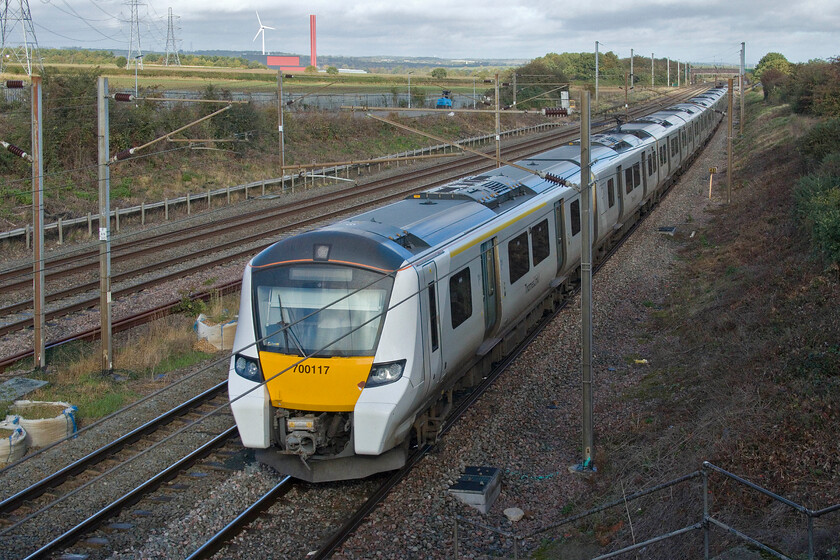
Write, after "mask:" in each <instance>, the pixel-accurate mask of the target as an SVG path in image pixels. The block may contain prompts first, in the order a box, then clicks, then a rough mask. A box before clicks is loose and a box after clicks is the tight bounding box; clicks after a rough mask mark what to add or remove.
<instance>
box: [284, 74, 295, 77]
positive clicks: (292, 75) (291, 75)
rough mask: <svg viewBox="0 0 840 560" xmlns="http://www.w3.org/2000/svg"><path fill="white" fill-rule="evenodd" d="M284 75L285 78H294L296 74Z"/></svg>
mask: <svg viewBox="0 0 840 560" xmlns="http://www.w3.org/2000/svg"><path fill="white" fill-rule="evenodd" d="M283 77H284V78H294V77H295V75H294V74H283Z"/></svg>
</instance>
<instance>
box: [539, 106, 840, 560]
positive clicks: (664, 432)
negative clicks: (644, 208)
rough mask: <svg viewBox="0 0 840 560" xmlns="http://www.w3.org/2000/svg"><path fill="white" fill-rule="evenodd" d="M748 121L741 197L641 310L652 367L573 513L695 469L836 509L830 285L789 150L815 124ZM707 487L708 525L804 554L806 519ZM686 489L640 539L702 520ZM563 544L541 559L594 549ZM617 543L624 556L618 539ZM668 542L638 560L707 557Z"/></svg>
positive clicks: (776, 118) (835, 355) (663, 501)
mask: <svg viewBox="0 0 840 560" xmlns="http://www.w3.org/2000/svg"><path fill="white" fill-rule="evenodd" d="M748 116H749V118H748V120H747V122H746V123H745V124H746V130H745V136H744V137H743V138H742V139H741V140H739V147H738V149H739V152H738V154H737V157H736V164H737V166H736V169H737V172H736V174H735V175H736V178H739V179H741V180H744V179H748V180H747V181H745V183H746V184H747V185H748V186H745V187H744V188H742V189H739V190H738V191H736V192H734V193H733V203H732V205H731V206H729V207H724V208H722V209H720V210H719V211H717V212H715V214H714V216H713V218H712V221H711V223H709V225H708V226H705V227H703V226H698V228H700V227H702V231H698V234H699V235H697V236H695V237H694V238H690V239H689V238H686V239H684V243H683V247H682V249H681V258H680V259H679V260H678V261H677V269H676V271H675V274H676V278H674V280H673V281H672V282H669V285H671V286H672V287H673V288H672V289H671V293H670V294H669V297H668V298H667V299H666V300H665V301H664V302H663V303H661V304H659V303H657V305H656V306H648V305H646V304H645V303H643V305H645V307H647V308H648V312H647V313H648V321H647V322H646V323H645V324H643V325H642V326H641V327H640V329H641V330H643V331H644V332H646V333H651V334H653V335H654V336H651V337H650V340H651V341H652V342H651V343H650V344H647V345H646V348H645V350H644V354H645V357H646V358H648V359H649V361H650V363H651V364H655V366H654V367H649V368H648V367H645V368H639V369H638V370H637V371H639V372H640V373H641V377H640V380H639V382H637V383H636V384H635V385H633V386H631V387H628V388H627V389H626V390H624V392H623V394H622V395H621V396H620V397H619V398H620V401H621V402H622V403H624V404H623V405H622V406H625V407H626V408H627V409H628V411H629V412H628V414H627V415H626V417H625V418H624V419H623V420H622V421H620V422H617V423H614V424H611V425H610V427H609V428H610V429H609V430H608V431H605V432H603V433H601V434H600V435H599V441H598V443H597V445H598V447H599V450H598V454H597V456H596V460H597V464H598V469H599V476H598V477H597V478H594V479H593V480H592V482H591V483H590V484H589V485H588V486H587V489H586V496H587V497H590V496H598V498H596V499H589V500H588V501H587V500H582V501H581V503H580V504H579V505H580V507H581V509H587V508H589V507H592V506H595V505H600V503H603V502H605V501H608V500H610V499H612V498H614V497H616V496H618V497H620V496H621V495H622V490H621V487H620V485H621V484H622V483H624V484H627V481H628V480H629V481H632V483H633V484H634V489H639V488H643V487H649V486H653V485H654V484H656V483H660V482H664V481H666V480H670V479H673V478H676V477H678V476H682V475H684V474H686V473H689V472H692V471H694V470H696V469H697V468H698V466H699V465H700V464H701V462H702V461H703V460H709V461H711V462H712V463H715V464H718V465H720V466H722V467H724V468H726V469H727V470H729V471H732V472H735V473H737V474H738V475H740V476H743V477H745V478H747V479H749V480H752V481H754V482H756V483H758V484H760V485H761V486H763V487H765V488H768V489H769V490H771V491H773V492H775V493H778V494H781V495H782V496H785V497H786V498H788V499H791V500H793V501H795V502H797V503H800V504H803V505H805V506H806V507H810V508H813V509H819V508H823V507H827V506H830V505H833V504H836V503H840V463H838V462H837V456H838V444H837V429H838V426H840V344H838V342H837V341H838V340H840V309H838V307H837V305H836V302H837V301H838V300H840V274H838V272H837V269H835V268H832V267H830V266H826V264H825V263H824V262H822V261H820V260H818V259H816V258H815V257H813V256H812V255H813V252H812V251H811V248H810V246H809V244H808V239H807V236H806V235H803V233H802V229H801V225H800V224H799V223H797V221H796V217H795V214H794V212H793V210H792V208H793V188H794V185H795V184H796V179H797V175H798V174H799V173H801V172H802V169H803V167H802V165H801V160H800V157H799V155H798V153H797V152H796V150H795V139H796V138H798V137H799V136H801V134H802V133H803V132H804V131H806V130H807V129H808V127H809V126H810V125H812V124H813V120H812V119H808V118H802V117H800V116H797V115H792V114H791V113H790V111H789V109H788V108H785V107H773V106H770V107H768V106H765V105H764V103H763V102H762V101H761V98H760V97H758V98H755V97H753V98H752V99H751V100H750V102H749V104H748ZM751 147H752V148H753V149H750V148H751ZM638 357H639V356H638V355H636V354H633V355H629V356H626V357H625V362H626V363H627V364H634V363H635V360H636V359H638ZM604 406H612V405H611V404H605V405H604ZM596 412H597V410H596ZM710 484H711V486H710V488H711V490H712V498H713V500H712V501H713V504H714V508H715V512H716V516H718V517H724V518H727V516H729V518H732V519H734V518H737V525H738V529H739V530H742V531H744V532H746V533H748V534H750V535H752V536H756V537H759V538H760V540H761V541H762V542H764V543H765V544H767V545H769V546H772V547H774V548H776V549H777V550H781V551H783V552H785V553H787V554H790V555H792V556H793V557H800V556H799V554H800V553H802V552H804V549H803V546H804V545H803V543H804V541H803V540H802V535H803V533H802V532H801V531H800V532H797V531H799V529H801V527H802V526H803V525H804V520H803V519H802V518H799V519H794V518H792V517H784V516H782V515H781V514H780V513H779V511H780V510H778V509H775V508H774V507H773V506H772V505H771V504H770V502H769V501H767V500H765V499H764V498H762V497H760V496H759V495H757V494H755V493H748V492H745V491H744V490H743V488H736V487H734V486H732V485H730V484H728V483H725V482H724V481H723V480H721V479H720V478H714V479H713V480H712V481H711V483H710ZM696 489H697V486H696V485H695V486H693V487H692V486H686V487H685V488H683V487H675V488H674V490H673V493H668V495H667V496H660V497H658V498H656V501H649V502H648V503H647V504H644V503H642V504H640V505H642V507H643V509H644V510H645V513H644V514H642V513H637V512H636V511H635V510H633V525H634V528H635V535H636V537H637V539H638V538H640V535H644V538H650V537H652V536H654V535H658V534H661V533H662V532H663V531H665V530H668V529H671V528H675V527H674V526H673V523H674V520H679V521H686V523H685V524H688V523H690V522H693V521H696V514H697V513H698V512H702V500H701V495H700V493H698V492H697V491H696ZM634 503H635V502H634ZM621 509H622V511H623V508H621ZM689 518H691V519H689ZM823 522H824V523H825V525H824V526H823V529H822V531H823V533H822V535H823V536H822V537H820V536H819V534H818V539H817V542H816V546H817V552H818V557H821V558H831V557H835V556H836V554H837V552H836V551H837V546H838V542H837V540H836V539H837V537H836V535H838V534H840V519H838V518H837V517H836V516H834V517H833V518H828V517H826V518H824V521H823ZM593 523H594V521H593ZM601 525H602V526H607V527H609V525H608V524H605V523H604V522H601ZM567 532H568V533H570V534H571V536H570V537H569V538H566V537H565V536H564V537H563V538H558V539H556V540H554V541H552V542H550V543H543V545H542V546H540V548H539V549H538V552H539V557H540V558H546V559H548V558H568V557H575V556H574V555H575V554H577V552H576V549H577V548H580V547H583V546H587V545H589V544H590V543H592V538H591V537H590V536H587V534H586V533H585V532H583V531H580V532H578V533H573V532H572V531H567ZM600 534H601V535H605V533H604V532H603V531H602V532H601V533H600ZM832 535H833V536H832ZM617 536H618V535H617ZM617 536H616V538H617ZM624 537H627V540H626V541H623V542H624V543H625V544H629V532H627V531H626V530H625V534H624ZM608 540H609V543H611V544H610V546H612V547H613V548H617V547H616V546H614V542H615V539H613V538H612V537H611V536H610V537H609V539H608ZM715 540H716V542H720V541H719V540H718V539H715ZM669 542H670V543H671V544H669V545H668V546H669V548H668V549H667V550H663V551H661V554H660V551H659V550H658V549H654V548H650V549H649V550H648V551H647V552H646V556H649V557H671V558H684V557H693V556H696V554H697V551H698V550H702V548H699V549H698V548H697V547H696V546H695V545H696V543H694V544H688V543H687V542H686V541H680V540H678V539H677V540H674V541H669ZM683 546H685V548H682V547H683ZM700 546H701V547H702V539H701V543H700ZM599 552H603V549H596V550H595V551H593V552H592V553H591V554H590V555H589V557H591V556H595V555H596V554H597V553H599ZM713 552H715V553H719V552H720V551H719V550H718V551H713ZM570 554H571V555H572V556H569V555H570ZM819 554H822V556H819ZM801 557H804V556H801Z"/></svg>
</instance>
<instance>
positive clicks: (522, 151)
mask: <svg viewBox="0 0 840 560" xmlns="http://www.w3.org/2000/svg"><path fill="white" fill-rule="evenodd" d="M696 93H697V89H691V90H684V91H681V92H679V93H678V94H675V95H674V96H670V97H668V98H667V99H665V100H658V101H656V102H654V103H647V104H644V105H641V106H639V107H638V108H636V109H634V111H633V112H631V113H630V115H631V116H632V117H635V116H638V115H640V114H646V113H647V112H649V111H651V110H652V109H654V108H657V107H660V106H662V105H666V104H673V103H675V102H677V101H679V100H681V99H687V98H689V97H691V96H693V95H696ZM612 124H613V123H612V122H610V123H609V124H603V123H602V124H601V125H600V127H599V128H598V129H596V130H600V129H605V128H609V126H612ZM577 135H578V130H577V129H574V130H567V131H558V132H553V133H549V134H547V135H542V136H541V137H540V138H537V139H530V140H528V141H526V142H523V143H520V144H518V145H516V146H509V147H506V148H505V149H504V150H503V152H502V155H503V158H504V159H519V158H523V157H527V156H528V155H531V154H533V153H538V152H540V151H544V150H545V149H547V148H548V147H551V146H554V145H557V144H559V143H562V142H565V141H569V140H571V139H574V138H576V137H577ZM492 167H493V164H492V163H491V162H488V160H486V159H484V158H481V157H479V156H476V155H468V156H465V157H463V158H460V159H459V160H457V161H450V162H445V163H443V164H440V165H437V166H433V167H430V168H426V169H422V170H409V171H407V172H405V173H402V174H399V175H397V176H394V177H389V178H385V179H378V180H374V181H371V182H369V183H367V184H365V185H362V186H359V187H353V188H346V189H341V190H339V191H337V192H333V193H327V194H320V195H313V196H311V197H308V198H307V200H305V201H300V202H296V203H293V204H289V205H285V206H283V207H282V208H274V209H270V210H264V209H263V210H256V211H249V212H246V213H244V214H240V215H237V216H233V217H230V218H225V219H223V220H218V221H217V222H214V224H213V226H212V227H208V226H206V225H191V226H188V227H186V228H183V229H180V230H178V231H172V232H167V233H164V234H160V235H158V236H155V237H153V238H137V239H130V240H126V241H125V242H120V243H116V242H115V243H114V245H113V248H112V253H113V257H112V263H114V264H123V263H124V264H126V265H128V264H129V263H130V262H131V261H132V260H135V261H136V260H138V259H140V260H142V259H143V258H149V255H152V256H159V255H161V254H162V252H164V251H168V250H175V249H181V250H182V251H180V252H177V253H176V254H175V255H174V256H170V257H168V258H154V259H153V261H152V262H151V263H143V264H140V265H137V266H135V267H134V268H128V269H126V270H123V271H121V272H117V273H115V274H114V276H113V277H112V283H113V285H114V286H115V288H114V289H113V291H112V293H113V297H114V299H115V300H118V299H120V298H124V297H126V296H129V295H132V294H135V293H138V292H140V291H143V290H147V289H149V288H152V287H154V286H158V285H161V284H165V283H167V282H170V281H172V280H173V279H179V278H183V277H184V276H186V275H189V274H193V273H196V272H198V271H202V270H207V269H210V268H212V267H215V266H220V265H225V264H228V263H230V262H234V261H240V260H243V261H244V260H247V258H249V257H250V256H252V255H253V254H255V253H256V252H258V251H260V250H262V249H263V248H265V247H267V246H268V245H270V244H271V243H273V242H274V241H276V240H277V238H279V236H281V235H283V234H285V233H288V232H291V231H295V230H299V229H302V228H307V227H312V226H314V225H315V224H318V223H321V222H322V221H330V220H335V219H337V218H339V217H341V216H342V215H352V214H354V213H358V212H360V211H363V210H364V209H365V208H367V207H370V206H377V205H380V204H383V203H386V202H389V201H393V200H395V199H399V198H403V197H405V196H406V195H408V194H410V193H412V192H416V191H418V190H422V189H427V188H430V187H433V186H436V185H440V184H443V183H445V182H448V181H451V180H452V179H454V178H456V177H461V176H464V175H466V174H470V173H479V172H481V171H483V170H486V169H490V168H492ZM325 209H326V210H325ZM301 214H304V215H308V216H309V217H307V218H304V219H299V218H297V216H299V215H301ZM245 228H248V229H250V230H251V231H252V232H253V233H250V234H247V235H244V236H243V235H242V234H241V232H242V231H243V230H244V229H245ZM254 228H259V229H257V230H256V231H254ZM224 239H226V241H220V240H224ZM208 240H209V246H205V247H202V248H195V245H196V244H200V243H202V242H204V243H207V242H208ZM184 249H186V252H184V251H183V250H184ZM224 251H228V252H227V253H226V254H221V255H219V254H220V253H221V252H224ZM97 259H98V247H89V248H86V249H84V250H81V251H78V252H73V253H71V254H67V255H63V256H60V257H57V258H55V259H52V260H48V261H47V263H46V267H47V270H48V272H47V274H46V277H47V278H48V279H49V280H51V281H56V280H61V279H63V278H67V277H77V276H80V275H84V273H86V272H87V271H90V270H92V269H96V268H98V266H99V264H98V260H97ZM188 261H189V262H190V263H191V264H187V265H185V264H184V263H185V262H188ZM173 267H174V268H173ZM159 271H165V272H161V273H159V274H158V275H156V276H154V277H153V278H150V279H145V280H140V281H137V282H132V280H134V279H136V278H138V277H140V276H141V275H148V274H154V273H156V272H159ZM120 284H122V285H120ZM30 287H31V267H27V266H19V267H15V268H9V269H7V270H4V271H1V272H0V293H3V294H5V296H4V299H7V300H8V299H10V297H9V296H10V295H12V294H18V297H17V299H18V301H16V302H15V303H11V304H8V305H6V306H4V307H1V308H0V318H3V317H5V318H6V320H5V323H4V324H0V335H4V336H5V335H7V334H10V333H14V332H17V331H21V330H23V329H27V328H29V327H31V326H32V324H33V320H32V318H31V317H30V316H26V317H24V318H14V315H15V314H21V313H23V312H27V311H29V310H31V309H32V300H31V299H28V300H23V301H20V293H21V291H22V290H24V289H27V288H30ZM98 287H99V281H98V279H97V280H94V281H88V282H81V283H78V284H74V285H72V286H70V287H67V288H64V289H61V290H59V291H56V292H53V293H50V294H47V296H46V300H47V302H57V301H61V300H64V299H67V298H69V297H71V296H75V295H78V294H84V293H90V292H92V291H94V290H98ZM218 289H219V290H221V291H222V292H226V291H235V289H236V287H235V286H228V285H225V286H220V287H218ZM209 295H210V291H207V292H206V293H200V294H197V296H198V297H204V298H205V299H206V298H209ZM12 297H14V296H12ZM179 302H180V300H172V301H169V302H165V303H163V304H161V305H159V306H158V307H157V308H156V309H154V310H145V311H144V312H143V313H142V315H143V318H138V317H126V318H124V319H117V320H115V322H114V330H115V331H119V330H122V329H126V328H131V327H132V326H135V325H137V324H140V323H142V322H145V321H146V320H147V319H146V318H147V317H155V316H160V315H161V314H163V313H167V312H169V311H170V310H171V309H172V308H174V307H176V306H177V305H178V303H179ZM98 305H99V294H98V292H96V293H93V294H92V295H89V296H86V297H82V298H76V301H73V302H70V303H66V304H63V305H59V306H57V307H55V308H53V309H50V310H48V311H47V313H46V320H47V321H54V320H55V319H58V318H61V317H64V316H67V315H69V314H71V313H75V312H78V311H81V310H85V309H90V308H93V307H96V306H98ZM138 315H139V314H138ZM0 321H2V319H0ZM98 332H99V329H98V328H92V329H80V331H79V332H77V333H75V334H72V335H70V336H65V337H62V338H60V339H53V340H49V341H48V344H47V346H48V347H51V346H55V345H58V344H62V343H64V342H67V341H69V340H74V339H87V340H90V339H95V338H97V337H98ZM31 355H32V351H31V350H29V349H27V350H20V351H18V352H15V353H11V354H9V355H6V356H0V368H4V367H7V366H8V365H10V364H12V363H14V362H16V361H18V360H21V359H24V358H27V357H29V356H31Z"/></svg>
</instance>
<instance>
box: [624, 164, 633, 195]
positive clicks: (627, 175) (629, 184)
mask: <svg viewBox="0 0 840 560" xmlns="http://www.w3.org/2000/svg"><path fill="white" fill-rule="evenodd" d="M624 192H626V193H627V194H630V193H631V192H633V168H632V167H628V168H627V169H625V170H624Z"/></svg>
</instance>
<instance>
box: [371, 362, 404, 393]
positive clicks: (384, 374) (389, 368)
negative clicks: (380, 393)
mask: <svg viewBox="0 0 840 560" xmlns="http://www.w3.org/2000/svg"><path fill="white" fill-rule="evenodd" d="M403 369H405V360H400V361H399V362H391V363H389V364H374V365H373V367H372V368H370V375H368V379H367V383H365V386H366V387H376V386H377V385H387V384H388V383H393V382H394V381H396V380H397V379H399V378H400V377H402V374H403Z"/></svg>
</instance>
